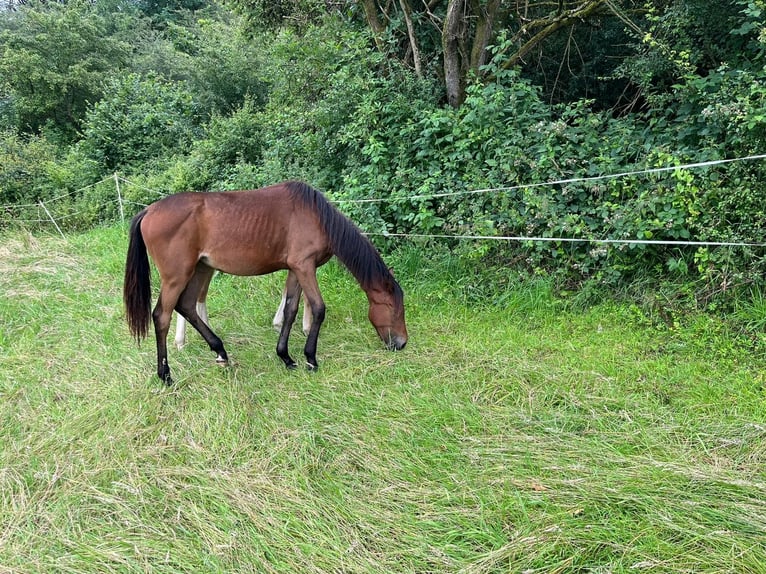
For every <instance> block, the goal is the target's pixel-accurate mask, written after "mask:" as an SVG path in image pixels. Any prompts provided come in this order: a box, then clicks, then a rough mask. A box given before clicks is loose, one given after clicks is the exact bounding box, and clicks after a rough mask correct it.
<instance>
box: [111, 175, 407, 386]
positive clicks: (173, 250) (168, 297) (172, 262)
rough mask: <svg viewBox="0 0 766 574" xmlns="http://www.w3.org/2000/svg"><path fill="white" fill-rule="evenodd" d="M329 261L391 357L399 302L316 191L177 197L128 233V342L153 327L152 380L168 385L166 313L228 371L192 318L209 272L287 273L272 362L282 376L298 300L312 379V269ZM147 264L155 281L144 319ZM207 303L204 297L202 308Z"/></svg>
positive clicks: (147, 212) (316, 323)
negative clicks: (305, 310) (306, 319)
mask: <svg viewBox="0 0 766 574" xmlns="http://www.w3.org/2000/svg"><path fill="white" fill-rule="evenodd" d="M333 255H334V256H336V257H337V258H338V259H339V260H340V262H341V263H342V264H343V265H344V266H345V267H346V269H348V271H349V272H350V273H351V275H352V276H353V277H354V278H355V279H356V281H357V283H359V285H360V287H361V288H362V289H363V290H364V291H365V293H366V295H367V300H368V303H369V307H368V318H369V320H370V322H371V323H372V325H373V327H374V328H375V330H376V331H377V333H378V336H379V337H380V339H381V340H382V341H383V343H384V344H385V346H386V347H387V348H388V349H390V350H401V349H403V348H404V346H405V345H406V344H407V340H408V335H407V326H406V323H405V319H404V293H403V291H402V288H401V287H400V286H399V283H397V281H396V279H395V278H394V276H393V275H392V274H391V272H390V271H389V269H388V267H386V264H385V263H384V262H383V259H382V258H381V256H380V254H379V253H378V251H377V250H376V249H375V247H374V246H373V245H372V243H371V242H370V240H369V239H367V238H366V237H365V236H364V235H363V234H362V233H361V231H359V229H358V228H357V227H356V225H354V223H353V222H351V221H350V220H349V219H348V218H347V217H346V216H344V215H343V214H342V213H341V212H340V211H338V210H337V209H336V208H335V207H334V206H333V205H332V204H331V203H330V202H329V201H328V200H327V199H326V198H325V197H324V196H323V195H322V194H321V193H320V192H319V191H317V190H316V189H314V188H312V187H311V186H309V185H307V184H305V183H302V182H297V181H288V182H283V183H279V184H275V185H272V186H269V187H265V188H261V189H256V190H249V191H238V192H211V193H179V194H176V195H171V196H168V197H166V198H164V199H161V200H159V201H157V202H155V203H153V204H151V205H150V206H148V207H146V208H145V209H143V210H141V211H140V212H139V213H138V214H136V216H135V217H134V218H133V219H132V221H131V224H130V232H129V242H128V252H127V258H126V262H125V280H124V285H123V299H124V303H125V309H126V319H127V323H128V328H129V330H130V332H131V334H132V335H133V336H134V337H135V339H136V340H137V341H139V342H140V341H141V340H142V339H144V338H146V336H147V334H148V332H149V323H150V318H151V321H152V322H153V324H154V333H155V339H156V343H157V376H158V377H159V378H160V379H161V380H162V381H164V382H165V383H166V384H168V385H170V384H172V378H171V375H170V367H169V365H168V354H167V334H168V330H169V328H170V319H171V316H172V313H173V310H176V311H177V312H178V313H179V314H180V315H181V316H182V317H184V319H186V320H187V321H188V322H189V324H191V325H192V327H194V328H195V329H196V330H197V331H198V332H199V333H200V335H202V337H203V338H204V339H205V341H206V342H207V344H208V346H209V347H210V349H211V350H212V351H213V352H214V353H216V361H217V362H218V363H220V364H224V365H225V364H228V362H229V357H228V354H227V353H226V350H225V348H224V345H223V341H222V340H221V339H220V338H219V337H218V336H217V335H216V334H215V333H214V332H213V331H212V329H210V327H209V326H208V325H207V323H206V322H205V321H203V319H202V317H200V314H199V312H198V311H197V302H198V301H200V297H201V296H202V294H203V292H205V296H206V290H207V288H208V286H209V283H210V279H211V278H212V276H213V273H215V271H216V270H219V271H222V272H224V273H229V274H232V275H265V274H267V273H273V272H274V271H278V270H282V269H287V279H286V283H285V295H286V297H285V306H284V322H283V324H282V328H281V330H280V333H279V339H278V342H277V349H276V352H277V356H278V357H279V358H280V359H281V360H282V362H283V363H284V365H285V367H287V368H288V369H294V368H296V366H297V365H296V363H295V361H294V360H293V359H292V357H290V354H289V352H288V340H289V337H290V329H291V328H292V324H293V322H294V321H295V317H296V315H297V312H298V302H299V299H300V296H301V293H303V294H304V296H305V298H306V300H307V301H308V306H309V308H310V309H311V319H312V320H311V328H310V330H309V334H308V336H307V337H306V344H305V346H304V348H303V354H304V356H305V358H306V364H307V367H308V369H309V370H311V371H314V370H316V369H318V368H319V363H318V362H317V358H316V350H317V340H318V337H319V330H320V328H321V326H322V322H323V321H324V318H325V303H324V300H323V299H322V295H321V293H320V291H319V285H318V284H317V280H316V269H317V268H318V267H320V266H322V265H324V264H325V263H327V261H329V260H330V258H331V257H332V256H333ZM149 257H151V259H152V260H153V261H154V265H155V267H156V268H157V271H158V273H159V277H160V293H159V296H158V298H157V303H156V305H155V307H154V309H153V310H151V285H150V267H149ZM202 300H203V301H204V297H203V298H202Z"/></svg>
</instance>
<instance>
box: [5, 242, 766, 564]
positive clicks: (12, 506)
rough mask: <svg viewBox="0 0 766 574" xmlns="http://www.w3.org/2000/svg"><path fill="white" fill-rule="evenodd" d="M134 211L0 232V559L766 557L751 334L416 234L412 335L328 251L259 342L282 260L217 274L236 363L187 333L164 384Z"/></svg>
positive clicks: (765, 475) (409, 267)
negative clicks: (382, 338)
mask: <svg viewBox="0 0 766 574" xmlns="http://www.w3.org/2000/svg"><path fill="white" fill-rule="evenodd" d="M125 235H126V234H125V231H124V230H123V229H120V228H114V229H101V230H95V231H92V232H89V233H86V234H83V235H77V236H72V237H70V238H69V239H68V240H67V241H64V240H62V239H61V238H48V237H32V236H28V235H20V234H16V235H10V236H5V237H3V238H2V239H0V572H73V573H74V572H77V573H81V572H94V573H95V572H99V573H101V572H299V573H303V572H360V573H362V572H369V573H373V572H375V573H378V572H419V573H424V572H465V573H495V572H497V573H500V572H526V573H537V572H630V573H635V572H653V573H654V572H711V573H713V572H715V573H719V572H732V573H735V572H736V573H743V572H766V545H764V540H766V470H764V469H765V468H766V394H765V390H764V366H765V362H764V356H763V354H762V352H761V351H760V349H761V346H760V345H755V346H752V345H750V344H749V343H748V341H747V340H745V339H743V338H741V337H737V336H735V335H732V334H731V333H730V332H729V328H728V327H727V325H726V324H725V323H723V322H722V321H720V320H719V319H716V318H713V317H709V316H705V315H699V316H692V317H689V318H688V319H687V320H686V321H685V322H684V324H683V325H682V326H679V327H678V328H676V329H668V328H667V327H665V326H664V325H659V326H658V325H655V324H653V322H652V321H651V320H648V319H647V318H646V317H645V316H644V315H643V314H642V313H641V312H640V311H639V310H638V309H636V308H635V307H632V306H630V305H623V304H617V303H605V304H601V305H599V306H595V307H591V308H589V309H585V310H573V309H567V306H566V305H565V304H562V303H561V302H559V301H557V300H555V299H554V298H553V297H552V296H551V294H550V292H549V290H547V289H546V288H545V286H544V285H530V286H529V287H528V288H526V287H525V288H523V289H520V288H519V287H508V288H507V290H506V291H502V290H495V295H494V296H493V297H485V294H486V293H487V292H490V291H491V290H488V289H486V288H484V287H482V285H480V280H479V279H478V278H476V277H466V276H463V277H451V276H450V274H449V271H450V266H449V263H448V262H446V261H441V262H440V263H438V264H437V263H435V262H430V261H427V260H423V259H418V258H417V257H414V256H413V254H412V253H410V254H405V255H402V256H400V259H401V261H398V262H397V267H396V268H397V273H398V275H399V277H400V279H401V282H402V284H403V287H404V288H405V292H406V294H407V300H406V301H407V318H408V328H409V331H410V343H409V344H408V346H407V348H406V349H405V350H404V351H402V352H400V353H390V352H387V351H385V350H383V349H382V345H381V344H380V342H379V340H378V339H377V337H376V335H375V333H374V330H373V329H372V327H371V326H370V325H369V323H368V322H367V320H366V305H365V302H366V300H365V297H364V295H363V293H362V292H361V291H360V290H359V289H358V287H357V286H356V284H355V283H354V281H353V279H351V278H350V276H349V275H348V274H346V273H345V272H344V271H343V270H342V269H340V268H339V267H337V266H335V265H329V266H327V268H325V269H323V270H322V271H321V276H320V285H321V286H322V288H323V294H324V295H325V299H326V301H327V305H328V318H327V321H326V323H325V328H324V329H323V332H322V335H321V337H320V341H319V354H318V356H319V360H320V365H321V366H320V371H319V372H318V373H315V374H311V373H307V372H304V371H301V370H299V371H297V372H288V371H286V370H285V369H284V367H283V366H282V363H281V362H280V361H279V359H277V357H276V355H275V353H274V347H275V345H276V338H277V335H276V333H275V332H274V331H273V330H272V328H271V316H272V314H273V312H274V309H275V307H276V304H277V303H278V300H279V295H280V292H281V287H282V283H281V282H282V280H283V278H282V277H281V276H272V277H262V278H236V277H228V276H223V277H218V278H216V279H215V280H214V283H213V285H212V287H211V294H210V301H209V307H210V313H211V322H212V324H213V326H214V329H215V330H216V331H217V332H218V333H219V334H220V335H221V336H222V338H223V339H224V342H225V343H226V345H227V350H228V352H229V355H230V356H231V358H232V362H233V364H232V365H231V366H230V367H228V368H220V367H218V366H216V365H215V363H214V356H213V354H212V353H211V352H210V351H209V350H208V349H207V347H206V345H205V344H204V343H203V342H202V340H201V339H200V338H199V336H198V335H197V334H196V333H193V332H190V333H189V343H188V344H187V346H186V347H185V348H184V349H183V350H182V351H177V350H175V348H173V347H171V351H170V361H171V368H172V369H173V374H174V378H175V379H176V384H175V386H173V387H172V388H166V387H164V386H163V385H162V384H161V383H160V382H159V380H158V379H157V378H156V376H155V375H154V362H155V357H154V341H153V338H150V339H149V340H148V341H147V342H145V343H144V344H142V345H141V346H140V347H137V346H136V345H135V344H134V342H133V341H132V340H131V338H130V336H129V334H128V331H127V327H126V326H125V324H124V317H123V312H122V303H121V288H122V270H123V264H124V252H125V249H126V237H125ZM472 283H476V284H475V285H474V284H472ZM155 287H156V285H155ZM476 293H478V294H480V295H479V296H474V295H473V294H476ZM297 331H299V329H298V330H297ZM303 340H304V339H303V337H302V336H301V335H300V334H297V333H296V334H294V336H293V338H292V344H291V346H292V351H293V354H294V355H295V356H300V354H301V349H300V348H301V345H302V343H303ZM171 344H172V342H171Z"/></svg>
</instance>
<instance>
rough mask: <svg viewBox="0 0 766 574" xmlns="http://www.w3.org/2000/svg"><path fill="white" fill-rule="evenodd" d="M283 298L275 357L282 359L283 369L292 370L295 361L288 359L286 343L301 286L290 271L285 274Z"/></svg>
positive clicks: (295, 313)
mask: <svg viewBox="0 0 766 574" xmlns="http://www.w3.org/2000/svg"><path fill="white" fill-rule="evenodd" d="M283 296H284V305H280V307H282V329H281V330H280V332H279V341H278V342H277V356H278V357H279V358H280V359H282V362H283V363H284V364H285V367H287V368H288V369H294V368H295V361H293V359H292V357H290V353H289V350H288V347H287V343H288V340H289V339H290V329H291V328H292V326H293V322H294V321H295V316H296V315H297V314H298V301H299V300H300V297H301V285H300V283H299V282H298V278H297V277H296V276H295V274H294V273H293V272H292V271H288V273H287V280H286V281H285V290H284V295H283Z"/></svg>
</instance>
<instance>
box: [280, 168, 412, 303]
mask: <svg viewBox="0 0 766 574" xmlns="http://www.w3.org/2000/svg"><path fill="white" fill-rule="evenodd" d="M285 185H286V187H287V189H288V190H289V192H290V194H291V196H292V198H293V199H294V200H296V201H298V202H300V203H302V204H303V205H304V206H305V207H307V208H308V209H310V210H311V211H313V212H314V213H316V215H317V217H318V218H319V221H320V224H321V225H322V228H323V229H324V232H325V233H326V234H327V238H328V241H329V243H330V249H331V250H332V252H333V254H334V255H335V256H336V257H337V258H338V259H340V261H341V263H343V265H344V266H345V267H346V269H348V270H349V272H350V273H351V275H353V276H354V278H355V279H356V280H357V281H358V282H359V285H361V287H362V289H364V290H365V291H367V290H368V289H369V288H370V287H371V286H372V285H373V284H375V283H378V282H383V283H384V284H389V285H391V290H392V292H393V294H394V297H395V299H396V301H397V304H400V303H401V301H402V298H403V294H402V289H401V287H400V286H399V284H398V283H397V282H396V279H394V276H393V275H392V274H391V271H389V269H388V266H386V264H385V262H384V261H383V259H382V258H381V257H380V254H379V253H378V251H377V249H375V246H374V245H373V244H372V242H371V241H370V240H369V239H367V237H366V236H365V235H364V234H363V233H362V232H361V231H360V230H359V228H358V227H357V226H356V225H355V224H354V223H353V222H352V221H351V220H350V219H348V218H347V217H346V216H345V215H343V214H342V213H341V212H340V211H338V209H337V208H336V207H335V206H334V205H333V204H332V203H330V202H329V201H328V200H327V199H326V198H325V197H324V195H322V193H320V192H319V191H317V190H316V189H314V188H313V187H311V186H310V185H308V184H305V183H303V182H298V181H290V182H287V183H286V184H285Z"/></svg>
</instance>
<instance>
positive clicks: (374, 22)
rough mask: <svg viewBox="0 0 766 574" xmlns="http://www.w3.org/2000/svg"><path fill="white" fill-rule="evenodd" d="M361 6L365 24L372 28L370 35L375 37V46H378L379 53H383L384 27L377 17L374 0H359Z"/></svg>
mask: <svg viewBox="0 0 766 574" xmlns="http://www.w3.org/2000/svg"><path fill="white" fill-rule="evenodd" d="M361 3H362V7H363V8H364V16H365V18H367V24H368V25H369V27H370V30H372V36H373V38H374V39H375V46H376V47H377V48H378V50H379V51H380V53H381V54H385V49H384V46H383V33H384V32H385V31H386V27H385V26H384V25H383V24H382V23H381V21H380V18H378V7H377V5H376V4H375V0H361Z"/></svg>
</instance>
